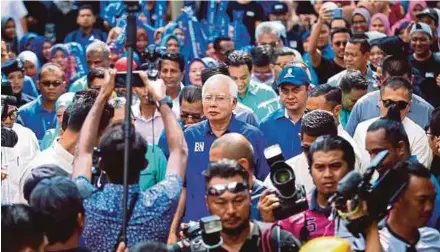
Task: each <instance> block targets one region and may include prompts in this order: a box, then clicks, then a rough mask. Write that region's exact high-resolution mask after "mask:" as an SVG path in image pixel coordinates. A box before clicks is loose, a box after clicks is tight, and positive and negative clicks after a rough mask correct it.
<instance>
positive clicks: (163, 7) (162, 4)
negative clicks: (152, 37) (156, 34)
mask: <svg viewBox="0 0 440 252" xmlns="http://www.w3.org/2000/svg"><path fill="white" fill-rule="evenodd" d="M155 4H156V6H155V7H156V10H155V14H156V17H157V19H156V22H154V23H155V24H154V27H155V28H159V27H164V26H165V25H166V23H165V15H166V12H167V7H168V2H167V1H163V0H161V1H156V2H155Z"/></svg>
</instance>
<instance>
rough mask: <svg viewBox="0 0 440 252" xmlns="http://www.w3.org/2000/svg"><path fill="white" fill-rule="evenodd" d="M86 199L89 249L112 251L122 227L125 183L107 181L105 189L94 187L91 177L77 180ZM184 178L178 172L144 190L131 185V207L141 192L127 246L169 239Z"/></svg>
mask: <svg viewBox="0 0 440 252" xmlns="http://www.w3.org/2000/svg"><path fill="white" fill-rule="evenodd" d="M75 182H76V184H77V186H78V189H79V191H80V193H81V196H82V197H83V198H84V203H83V205H84V209H85V216H86V219H85V227H84V230H83V233H82V236H83V237H84V240H85V243H86V245H87V248H88V249H90V251H113V249H114V248H115V244H116V242H117V238H118V234H119V232H120V230H121V227H122V219H123V218H122V216H123V212H122V194H123V185H118V184H106V185H105V186H104V188H103V189H102V190H98V189H97V188H96V187H94V186H93V185H92V184H91V183H90V181H89V179H87V178H85V177H82V176H80V177H78V178H76V179H75ZM181 192H182V179H181V178H180V177H179V176H177V175H169V176H166V178H165V180H163V181H161V182H160V183H158V184H156V185H154V186H153V187H151V188H149V189H148V190H146V191H144V192H141V191H140V187H139V184H134V185H129V188H128V204H127V205H128V206H130V205H131V202H132V201H133V199H134V196H135V194H138V199H137V202H136V204H135V207H134V210H133V211H132V215H131V218H130V220H129V222H128V225H127V236H126V238H127V240H126V244H127V247H133V246H134V245H136V244H138V243H140V242H143V241H149V240H154V241H160V242H164V243H166V242H167V239H168V233H169V231H170V226H171V222H172V220H173V217H174V214H175V213H176V210H177V205H178V203H179V199H180V194H181Z"/></svg>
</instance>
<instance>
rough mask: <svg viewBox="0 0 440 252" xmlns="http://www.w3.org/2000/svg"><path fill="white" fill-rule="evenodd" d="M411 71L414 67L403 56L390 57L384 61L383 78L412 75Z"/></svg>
mask: <svg viewBox="0 0 440 252" xmlns="http://www.w3.org/2000/svg"><path fill="white" fill-rule="evenodd" d="M411 69H412V67H411V64H410V63H409V60H408V59H407V58H406V57H403V56H401V55H389V56H387V57H385V59H383V61H382V75H383V76H387V75H388V76H404V75H411V71H412V70H411ZM408 77H410V76H408Z"/></svg>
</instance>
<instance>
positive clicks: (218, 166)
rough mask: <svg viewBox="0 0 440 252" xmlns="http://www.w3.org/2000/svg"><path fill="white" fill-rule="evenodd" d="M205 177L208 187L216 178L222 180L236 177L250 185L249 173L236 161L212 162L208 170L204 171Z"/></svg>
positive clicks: (222, 160)
mask: <svg viewBox="0 0 440 252" xmlns="http://www.w3.org/2000/svg"><path fill="white" fill-rule="evenodd" d="M202 174H203V177H205V182H206V185H208V183H209V182H210V181H211V179H212V178H214V177H220V178H232V177H235V176H237V175H238V176H240V177H242V178H243V179H244V181H245V182H246V183H249V173H248V172H247V171H246V170H245V169H244V168H243V166H241V164H240V163H238V162H237V161H235V160H231V159H221V160H219V161H216V162H212V163H211V164H210V165H209V167H208V169H206V170H205V171H203V173H202Z"/></svg>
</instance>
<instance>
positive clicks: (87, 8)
mask: <svg viewBox="0 0 440 252" xmlns="http://www.w3.org/2000/svg"><path fill="white" fill-rule="evenodd" d="M81 10H90V11H91V12H92V14H93V15H95V12H94V10H93V7H92V6H91V5H90V4H82V5H81V6H80V7H79V9H78V15H79V13H80V11H81Z"/></svg>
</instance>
